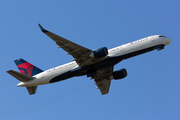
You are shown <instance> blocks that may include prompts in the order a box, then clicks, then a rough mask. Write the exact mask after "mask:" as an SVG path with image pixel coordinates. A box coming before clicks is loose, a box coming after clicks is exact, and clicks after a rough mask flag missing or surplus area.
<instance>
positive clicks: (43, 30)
mask: <svg viewBox="0 0 180 120" xmlns="http://www.w3.org/2000/svg"><path fill="white" fill-rule="evenodd" d="M38 25H39V27H40V29H41V31H42V32H43V33H45V32H48V31H47V30H46V29H44V28H43V27H42V26H41V25H40V24H38Z"/></svg>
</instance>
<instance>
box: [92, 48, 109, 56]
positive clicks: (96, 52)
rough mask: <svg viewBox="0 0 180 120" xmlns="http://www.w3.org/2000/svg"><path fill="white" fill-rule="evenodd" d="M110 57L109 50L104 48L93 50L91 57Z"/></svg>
mask: <svg viewBox="0 0 180 120" xmlns="http://www.w3.org/2000/svg"><path fill="white" fill-rule="evenodd" d="M107 55H108V49H107V48H106V47H102V48H99V49H96V50H93V51H92V53H91V55H90V57H91V58H102V57H106V56H107Z"/></svg>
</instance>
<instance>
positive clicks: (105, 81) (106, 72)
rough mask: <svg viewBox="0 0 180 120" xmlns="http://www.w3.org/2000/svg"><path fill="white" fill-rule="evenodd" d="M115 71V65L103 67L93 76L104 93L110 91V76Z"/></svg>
mask: <svg viewBox="0 0 180 120" xmlns="http://www.w3.org/2000/svg"><path fill="white" fill-rule="evenodd" d="M112 72H113V67H108V68H106V69H102V70H99V71H97V72H96V74H95V75H94V76H91V77H92V78H93V79H94V81H95V83H96V85H97V88H98V89H99V90H100V91H101V94H102V95H105V94H107V93H108V92H109V88H110V84H111V79H110V76H111V74H112Z"/></svg>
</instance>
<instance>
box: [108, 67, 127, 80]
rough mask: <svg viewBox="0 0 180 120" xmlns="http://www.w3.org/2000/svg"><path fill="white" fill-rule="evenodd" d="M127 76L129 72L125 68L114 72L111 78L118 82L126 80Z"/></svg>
mask: <svg viewBox="0 0 180 120" xmlns="http://www.w3.org/2000/svg"><path fill="white" fill-rule="evenodd" d="M126 76H127V71H126V69H125V68H123V69H120V70H116V71H114V72H113V73H112V76H111V77H110V78H111V79H114V80H118V79H122V78H125V77H126Z"/></svg>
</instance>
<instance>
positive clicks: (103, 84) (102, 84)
mask: <svg viewBox="0 0 180 120" xmlns="http://www.w3.org/2000/svg"><path fill="white" fill-rule="evenodd" d="M110 84H111V80H110V79H104V80H101V81H99V82H98V83H96V85H97V88H98V89H100V91H101V94H102V95H104V94H107V93H108V92H109V88H110Z"/></svg>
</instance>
